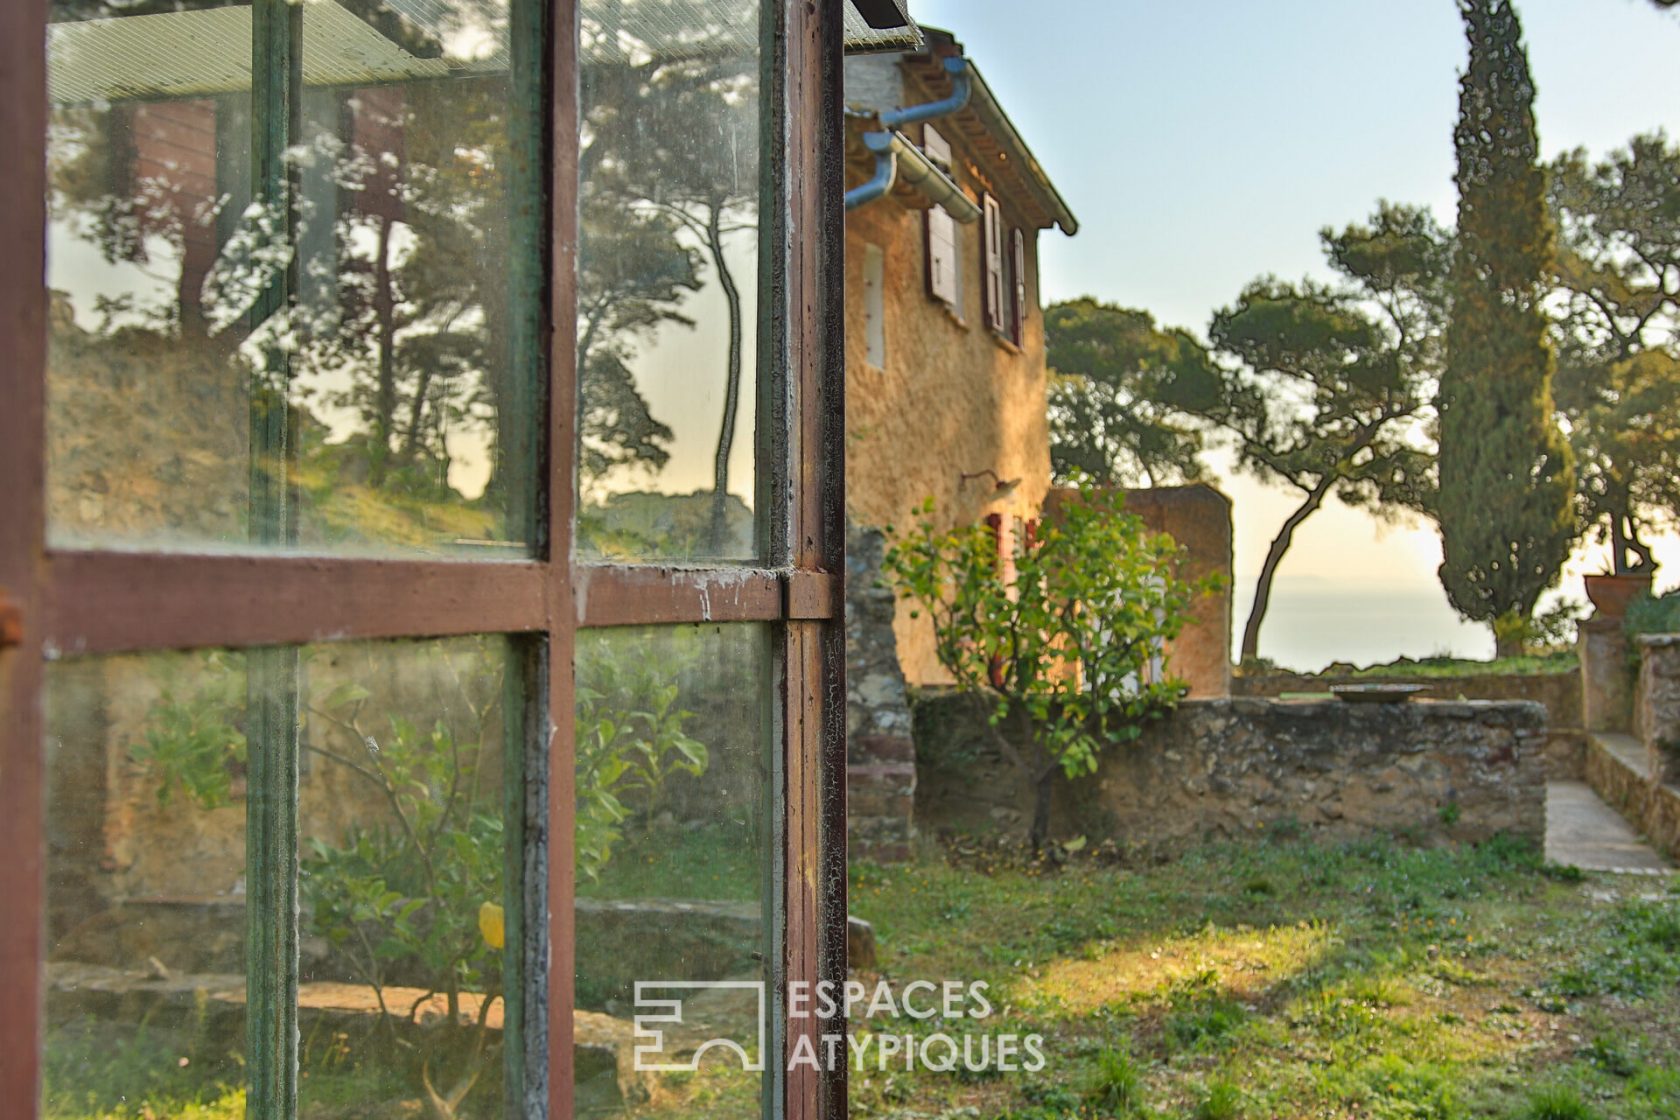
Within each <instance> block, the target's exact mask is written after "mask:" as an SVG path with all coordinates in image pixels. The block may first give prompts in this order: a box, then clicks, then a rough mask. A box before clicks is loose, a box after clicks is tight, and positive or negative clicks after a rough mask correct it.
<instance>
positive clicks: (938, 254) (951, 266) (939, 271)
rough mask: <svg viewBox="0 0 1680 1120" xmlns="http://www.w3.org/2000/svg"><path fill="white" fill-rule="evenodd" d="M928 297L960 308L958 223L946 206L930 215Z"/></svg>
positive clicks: (928, 233)
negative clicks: (958, 302)
mask: <svg viewBox="0 0 1680 1120" xmlns="http://www.w3.org/2000/svg"><path fill="white" fill-rule="evenodd" d="M927 281H928V294H929V295H931V296H932V297H933V298H934V299H937V300H943V301H944V302H946V303H948V304H950V305H951V307H952V308H953V309H957V310H960V309H959V308H958V305H957V223H956V220H955V219H953V218H952V217H951V215H949V214H947V213H946V212H945V208H944V207H942V206H935V207H934V208H933V209H931V210H929V211H928V212H927Z"/></svg>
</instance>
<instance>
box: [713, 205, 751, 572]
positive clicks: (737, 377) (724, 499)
mask: <svg viewBox="0 0 1680 1120" xmlns="http://www.w3.org/2000/svg"><path fill="white" fill-rule="evenodd" d="M722 211H723V207H722V206H721V205H716V206H713V207H712V208H711V213H710V215H709V216H708V218H707V220H706V248H707V249H709V250H710V251H711V256H712V267H713V268H715V269H716V270H717V276H718V283H719V284H721V285H723V296H724V299H725V301H727V303H728V306H729V370H728V372H729V376H728V380H727V381H726V382H725V383H724V391H723V424H722V427H721V428H720V429H719V430H718V442H717V455H716V457H715V458H714V459H713V461H712V522H711V546H712V551H713V553H714V555H719V554H721V553H722V552H723V549H724V545H725V539H726V537H727V536H728V533H729V454H730V452H731V451H732V450H734V447H735V418H736V414H737V413H738V412H739V411H740V406H741V329H742V325H741V292H740V289H739V288H737V287H736V286H735V276H734V274H733V273H731V272H730V271H729V264H728V262H727V261H726V260H725V259H724V255H723V230H722V228H721V224H722V221H723V214H722Z"/></svg>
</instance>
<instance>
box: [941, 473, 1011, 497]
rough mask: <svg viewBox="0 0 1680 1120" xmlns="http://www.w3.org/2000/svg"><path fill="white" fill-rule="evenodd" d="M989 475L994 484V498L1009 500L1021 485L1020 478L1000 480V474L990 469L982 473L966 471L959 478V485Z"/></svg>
mask: <svg viewBox="0 0 1680 1120" xmlns="http://www.w3.org/2000/svg"><path fill="white" fill-rule="evenodd" d="M988 475H989V476H991V479H992V482H993V483H994V486H993V487H992V497H994V498H1007V497H1008V496H1009V495H1011V494H1013V493H1015V488H1016V487H1017V486H1019V485H1021V480H1020V479H1018V478H999V477H998V473H997V472H996V471H994V470H993V469H992V468H990V467H987V468H986V469H985V470H980V471H964V472H963V473H962V474H960V475H958V476H957V483H958V485H961V484H962V483H965V482H972V481H974V480H975V479H977V478H985V477H987V476H988Z"/></svg>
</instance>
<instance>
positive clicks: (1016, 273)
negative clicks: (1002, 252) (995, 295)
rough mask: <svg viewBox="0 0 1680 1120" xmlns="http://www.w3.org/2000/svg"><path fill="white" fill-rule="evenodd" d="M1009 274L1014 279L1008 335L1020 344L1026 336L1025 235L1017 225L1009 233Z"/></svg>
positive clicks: (1024, 341) (1023, 342) (1024, 340)
mask: <svg viewBox="0 0 1680 1120" xmlns="http://www.w3.org/2000/svg"><path fill="white" fill-rule="evenodd" d="M1009 246H1010V268H1009V276H1010V279H1011V280H1013V281H1014V285H1013V291H1012V293H1011V295H1012V298H1011V299H1010V301H1009V337H1010V338H1011V339H1012V340H1014V342H1015V345H1017V346H1022V345H1025V343H1026V337H1027V235H1026V233H1025V232H1024V231H1023V230H1021V229H1020V228H1019V227H1016V229H1015V230H1014V231H1013V232H1012V233H1011V234H1010V238H1009Z"/></svg>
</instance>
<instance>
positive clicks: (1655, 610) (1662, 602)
mask: <svg viewBox="0 0 1680 1120" xmlns="http://www.w3.org/2000/svg"><path fill="white" fill-rule="evenodd" d="M1622 625H1623V626H1624V627H1626V629H1627V632H1628V635H1629V636H1630V637H1637V636H1638V635H1640V634H1676V633H1680V589H1677V590H1674V591H1669V592H1667V593H1665V594H1662V595H1651V594H1644V595H1641V596H1639V597H1638V598H1637V599H1635V600H1634V601H1633V602H1631V603H1629V604H1628V612H1627V617H1626V619H1624V620H1623V623H1622Z"/></svg>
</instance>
